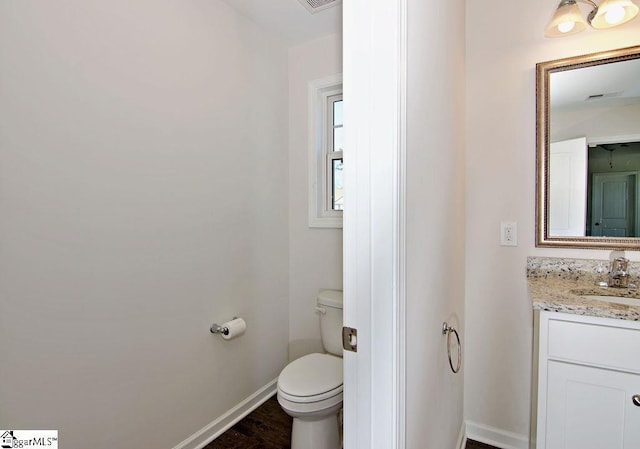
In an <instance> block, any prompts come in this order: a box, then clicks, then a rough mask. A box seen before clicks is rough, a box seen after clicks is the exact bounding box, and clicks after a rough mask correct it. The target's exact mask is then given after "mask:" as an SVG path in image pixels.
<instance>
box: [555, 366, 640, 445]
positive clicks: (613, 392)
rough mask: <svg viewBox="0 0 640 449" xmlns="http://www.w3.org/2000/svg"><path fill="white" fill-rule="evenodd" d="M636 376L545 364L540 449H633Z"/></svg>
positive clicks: (637, 436)
mask: <svg viewBox="0 0 640 449" xmlns="http://www.w3.org/2000/svg"><path fill="white" fill-rule="evenodd" d="M637 394H640V375H637V374H629V373H623V372H619V371H612V370H607V369H601V368H594V367H589V366H582V365H575V364H572V363H564V362H559V361H554V360H550V361H549V364H548V384H547V418H546V428H547V437H546V449H638V448H640V407H639V406H636V405H634V403H633V401H632V397H633V396H634V395H637Z"/></svg>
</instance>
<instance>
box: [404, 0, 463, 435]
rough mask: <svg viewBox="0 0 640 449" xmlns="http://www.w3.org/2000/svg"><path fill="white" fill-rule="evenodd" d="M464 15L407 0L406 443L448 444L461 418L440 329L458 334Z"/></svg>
mask: <svg viewBox="0 0 640 449" xmlns="http://www.w3.org/2000/svg"><path fill="white" fill-rule="evenodd" d="M464 15H465V12H464V1H462V0H454V1H450V2H442V3H440V4H438V8H437V10H436V9H434V8H433V5H431V4H430V3H429V2H426V3H425V2H422V1H418V0H410V1H409V2H408V17H409V22H408V29H409V41H408V104H407V118H408V123H407V128H408V129H407V132H408V136H407V392H408V394H407V396H408V397H407V410H406V413H407V448H454V447H456V440H457V438H458V433H459V431H460V426H461V423H462V419H463V376H464V374H463V373H464V371H465V367H464V366H463V368H462V371H461V372H460V373H459V374H453V373H452V372H451V370H450V368H449V362H448V359H447V349H446V338H445V337H443V336H442V332H441V331H442V323H443V321H447V322H448V323H449V324H451V325H452V326H454V327H455V328H456V329H457V330H458V332H459V333H460V335H461V337H463V339H465V340H466V338H464V332H463V328H464V314H465V312H464V258H465V257H464V220H465V217H464V144H465V142H464V73H465V72H464V35H465V31H464ZM452 349H453V351H454V352H453V356H454V357H455V356H456V352H455V347H454V348H452ZM454 363H455V361H454Z"/></svg>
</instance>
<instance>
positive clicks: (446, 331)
mask: <svg viewBox="0 0 640 449" xmlns="http://www.w3.org/2000/svg"><path fill="white" fill-rule="evenodd" d="M452 332H453V333H454V334H456V340H457V343H458V363H457V365H456V367H455V368H454V367H453V361H452V360H451V333H452ZM445 334H446V335H447V355H448V356H449V366H450V367H451V371H453V373H454V374H455V373H457V372H458V371H460V365H461V364H462V346H461V345H460V336H459V335H458V331H457V330H455V329H454V328H453V327H451V326H449V325H448V324H447V322H446V321H445V322H444V323H442V335H445Z"/></svg>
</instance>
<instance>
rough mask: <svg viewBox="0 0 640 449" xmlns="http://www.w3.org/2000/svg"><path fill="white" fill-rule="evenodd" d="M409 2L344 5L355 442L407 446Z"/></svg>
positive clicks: (349, 367) (388, 448) (365, 448)
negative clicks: (405, 17)
mask: <svg viewBox="0 0 640 449" xmlns="http://www.w3.org/2000/svg"><path fill="white" fill-rule="evenodd" d="M405 10H406V0H399V1H388V0H350V1H347V2H344V3H343V30H344V31H343V32H344V36H343V55H344V57H343V61H344V63H343V64H344V65H343V92H344V99H345V109H344V121H345V123H348V127H346V129H345V148H346V150H345V158H344V179H345V203H344V224H343V229H344V296H345V302H344V325H345V326H349V327H353V328H356V329H357V331H358V338H357V342H358V349H357V352H356V353H354V352H347V351H345V353H344V447H345V449H372V448H384V449H401V448H404V442H403V439H404V408H405V406H404V391H403V386H404V381H403V379H404V362H403V361H404V358H403V357H404V348H403V340H402V333H403V332H404V326H403V321H402V320H403V316H404V312H403V310H402V308H403V301H404V297H403V294H402V291H403V279H404V272H403V271H404V268H403V266H402V265H401V264H402V260H403V252H404V248H403V244H402V235H403V231H402V230H403V224H402V220H403V214H404V212H403V210H402V204H403V188H402V185H403V183H404V175H403V165H404V163H403V161H402V155H403V144H402V142H403V141H404V134H405V132H406V131H405V130H404V113H403V101H404V95H405V94H404V93H403V92H404V91H403V89H400V88H399V87H400V86H402V85H403V83H404V79H403V77H404V61H403V55H402V54H401V52H400V48H401V44H400V42H401V41H402V39H404V37H405V36H406V29H405V28H404V27H403V26H401V23H403V21H402V20H400V19H401V16H402V14H404V11H405ZM372 30H375V32H372Z"/></svg>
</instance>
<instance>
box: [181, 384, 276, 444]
mask: <svg viewBox="0 0 640 449" xmlns="http://www.w3.org/2000/svg"><path fill="white" fill-rule="evenodd" d="M277 383H278V379H277V378H276V379H274V380H272V381H271V382H269V383H268V384H267V385H265V386H264V387H262V388H261V389H259V390H258V391H256V392H255V393H253V394H252V395H251V396H249V397H248V398H247V399H245V400H244V401H242V402H241V403H239V404H238V405H236V406H235V407H233V408H232V409H231V410H229V411H227V412H226V413H225V414H224V415H222V416H220V417H219V418H217V419H216V420H214V421H212V422H211V423H210V424H207V425H206V426H204V427H203V428H202V429H200V430H198V431H197V432H196V433H194V434H193V435H191V436H190V437H188V438H187V439H185V440H184V441H182V442H181V443H179V444H178V445H177V446H175V447H174V448H173V449H202V448H203V447H205V446H206V445H207V444H209V443H210V442H211V441H213V440H214V439H216V438H218V437H219V436H220V435H222V434H223V433H224V432H226V431H227V430H228V429H230V428H231V427H233V425H234V424H235V423H237V422H238V421H240V420H241V419H242V418H244V417H245V416H247V415H248V414H249V413H251V412H252V411H254V410H255V409H256V408H258V407H260V406H261V405H262V404H263V403H264V402H265V401H266V400H267V399H269V398H270V397H271V396H273V395H274V394H275V393H276V391H277Z"/></svg>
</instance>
